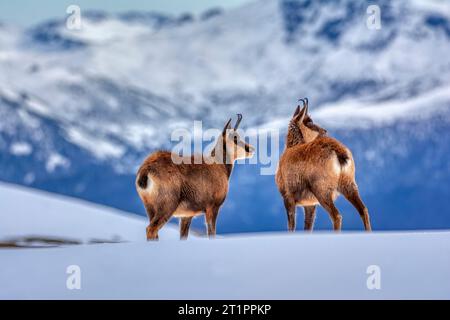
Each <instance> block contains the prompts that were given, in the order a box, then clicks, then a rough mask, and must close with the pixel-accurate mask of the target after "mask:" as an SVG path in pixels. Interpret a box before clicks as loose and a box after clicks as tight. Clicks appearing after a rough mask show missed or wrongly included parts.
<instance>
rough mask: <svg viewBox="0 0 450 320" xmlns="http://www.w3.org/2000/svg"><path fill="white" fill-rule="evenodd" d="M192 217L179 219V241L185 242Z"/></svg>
mask: <svg viewBox="0 0 450 320" xmlns="http://www.w3.org/2000/svg"><path fill="white" fill-rule="evenodd" d="M191 221H192V217H186V218H180V240H186V239H187V237H188V234H189V227H190V226H191Z"/></svg>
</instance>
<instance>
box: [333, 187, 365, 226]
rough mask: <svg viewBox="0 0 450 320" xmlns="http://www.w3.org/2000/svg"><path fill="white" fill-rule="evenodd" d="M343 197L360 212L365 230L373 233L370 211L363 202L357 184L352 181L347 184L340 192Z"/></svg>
mask: <svg viewBox="0 0 450 320" xmlns="http://www.w3.org/2000/svg"><path fill="white" fill-rule="evenodd" d="M340 192H341V193H342V195H343V196H344V197H345V198H346V199H347V200H348V201H349V202H350V203H351V204H352V205H353V206H354V207H355V208H356V210H358V213H359V215H360V217H361V220H362V221H363V223H364V229H365V230H366V231H372V227H371V225H370V218H369V210H367V207H366V206H365V205H364V202H362V200H361V197H360V196H359V191H358V186H357V185H356V183H355V182H353V181H351V182H348V183H346V184H345V185H344V186H343V187H342V188H341V190H340Z"/></svg>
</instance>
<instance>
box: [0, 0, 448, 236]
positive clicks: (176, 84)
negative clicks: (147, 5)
mask: <svg viewBox="0 0 450 320" xmlns="http://www.w3.org/2000/svg"><path fill="white" fill-rule="evenodd" d="M369 4H377V5H379V7H380V9H381V19H382V20H381V23H382V28H381V29H380V30H369V29H368V28H367V26H366V19H367V17H368V15H367V13H366V9H367V6H368V5H369ZM82 24H83V27H82V29H81V30H68V29H67V28H66V27H65V21H64V20H63V19H61V20H51V21H45V22H43V23H41V24H39V25H36V26H33V27H32V28H28V29H20V28H17V27H14V26H8V25H1V24H0V118H1V121H0V164H1V168H2V170H0V179H1V180H4V181H9V182H14V183H18V184H24V185H28V186H32V187H35V188H40V189H45V190H49V191H54V192H58V193H63V194H66V195H71V196H74V197H79V198H83V199H87V200H90V201H93V202H98V203H102V204H106V205H110V206H113V207H117V208H120V209H124V210H128V211H134V212H138V213H142V214H144V210H143V208H142V205H141V203H140V201H139V199H138V197H137V195H136V192H135V190H134V173H135V171H136V168H137V166H138V165H139V164H140V162H141V161H142V160H143V158H144V157H145V156H146V155H147V154H148V153H149V152H151V151H153V150H156V149H160V148H168V149H169V148H170V147H171V142H170V133H171V132H172V131H173V130H174V129H176V128H180V127H185V128H187V129H190V128H191V127H192V121H193V120H203V121H204V126H205V127H208V126H210V127H222V126H223V124H224V122H225V121H226V120H227V119H228V118H229V117H231V116H233V115H234V114H235V113H238V112H239V113H242V114H243V115H244V120H243V122H242V126H243V127H244V128H245V127H254V128H280V129H282V130H283V132H285V127H286V126H287V121H288V119H289V117H290V115H291V114H292V112H293V110H294V107H295V106H296V100H297V98H299V97H304V96H308V97H309V99H310V106H311V113H312V116H313V118H314V120H315V121H316V122H318V123H319V124H321V125H323V126H324V127H326V128H327V129H329V132H330V134H331V135H333V136H335V137H337V138H339V139H341V140H342V141H343V142H345V143H346V144H347V146H349V147H350V148H351V149H352V151H353V153H354V156H355V159H356V163H357V180H358V182H359V185H360V189H361V192H362V195H363V198H364V199H365V200H366V202H367V204H368V207H369V209H370V211H371V214H372V220H373V223H372V224H373V227H374V229H428V228H450V212H449V209H448V208H449V207H450V198H449V196H448V195H449V191H450V187H449V182H450V156H449V154H450V153H449V151H450V147H449V146H450V138H449V136H450V135H449V133H450V72H449V71H450V55H449V54H448V53H449V52H450V5H449V4H445V3H444V2H439V1H419V0H415V1H395V2H391V1H375V2H373V1H358V0H341V1H327V0H320V1H307V0H280V1H275V0H273V1H272V0H260V1H256V2H253V3H250V4H248V5H245V6H243V7H241V8H238V9H234V10H229V11H222V10H220V9H212V10H209V11H207V12H206V13H204V14H203V15H201V16H199V17H197V16H193V15H189V14H185V15H182V16H178V17H173V16H167V15H162V14H157V13H145V12H129V13H123V14H120V15H110V14H106V13H103V12H83V16H82ZM283 135H284V133H283ZM283 138H284V137H283ZM259 169H260V168H259V166H258V165H247V166H243V165H238V166H237V167H236V170H235V172H234V173H233V176H232V179H231V186H230V194H229V197H228V199H227V201H226V203H225V205H224V207H223V210H222V213H221V215H220V217H219V222H218V223H219V224H218V231H219V232H245V231H269V230H282V229H284V228H285V224H286V217H285V213H284V208H283V205H282V202H281V198H280V196H279V194H278V191H277V190H276V187H275V183H274V177H273V176H261V175H259ZM338 206H339V208H342V213H343V216H344V220H343V221H344V222H343V226H344V229H362V224H361V222H360V221H359V217H358V215H357V213H356V212H354V211H353V209H352V208H350V206H349V205H347V204H344V202H343V201H340V202H339V204H338ZM299 219H300V220H301V215H300V216H299ZM87 223H88V221H87ZM202 224H203V222H202V221H201V220H199V219H198V221H196V226H197V227H198V228H203V226H202ZM300 225H301V223H300ZM317 226H318V228H328V229H329V228H330V223H329V221H328V218H327V216H326V214H325V213H323V212H321V213H320V214H319V216H318V221H317Z"/></svg>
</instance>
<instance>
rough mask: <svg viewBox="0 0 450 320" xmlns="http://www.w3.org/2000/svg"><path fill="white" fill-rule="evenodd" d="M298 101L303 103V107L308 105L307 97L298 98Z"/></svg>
mask: <svg viewBox="0 0 450 320" xmlns="http://www.w3.org/2000/svg"><path fill="white" fill-rule="evenodd" d="M300 101H301V102H302V103H303V107H305V106H307V105H308V98H304V99H298V102H300Z"/></svg>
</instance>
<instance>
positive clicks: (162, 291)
mask: <svg viewBox="0 0 450 320" xmlns="http://www.w3.org/2000/svg"><path fill="white" fill-rule="evenodd" d="M0 260H1V261H2V266H1V270H2V272H0V288H1V290H0V298H1V299H12V298H20V299H36V298H39V299H52V298H58V299H316V298H320V299H381V298H385V299H432V298H433V299H449V298H450V272H449V266H450V232H417V233H373V234H361V233H359V234H356V233H355V234H351V233H349V234H331V233H315V234H312V235H305V234H300V233H297V234H295V235H288V234H287V233H283V234H261V235H252V236H242V235H237V236H232V237H228V238H224V239H216V240H207V239H204V240H198V241H189V240H188V241H186V242H182V241H159V242H149V243H144V242H135V243H125V244H101V245H90V246H72V247H66V248H56V249H54V248H52V249H18V250H17V249H16V250H0ZM72 265H76V266H79V267H80V270H81V278H80V279H81V289H80V290H69V289H67V287H66V280H67V277H68V274H66V270H67V268H68V267H69V266H72ZM373 266H375V267H373ZM371 268H376V269H378V270H379V271H380V273H379V276H380V289H379V290H377V289H372V290H369V289H368V287H367V281H368V278H369V277H370V276H371V275H370V274H368V273H367V271H368V270H369V271H370V270H371Z"/></svg>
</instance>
